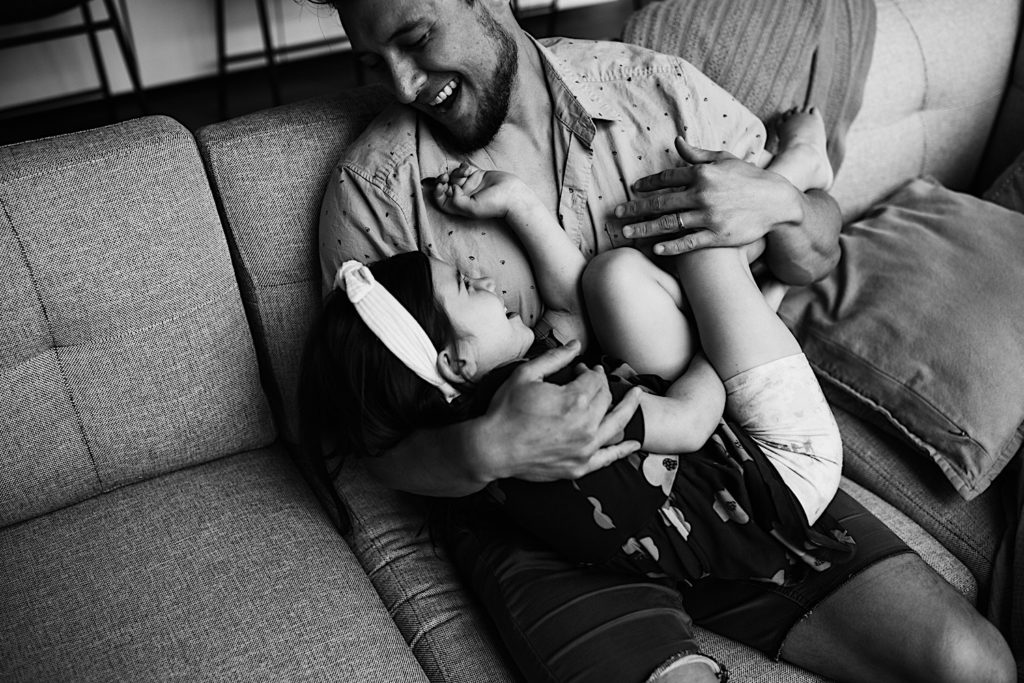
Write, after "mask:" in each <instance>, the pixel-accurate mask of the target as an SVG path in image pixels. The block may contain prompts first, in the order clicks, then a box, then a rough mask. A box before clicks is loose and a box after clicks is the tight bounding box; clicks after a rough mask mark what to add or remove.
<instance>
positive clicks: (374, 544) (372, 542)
mask: <svg viewBox="0 0 1024 683" xmlns="http://www.w3.org/2000/svg"><path fill="white" fill-rule="evenodd" d="M339 473H340V472H339ZM336 481H337V475H335V479H334V482H336ZM334 482H332V486H333V485H335V484H334ZM339 495H340V493H339ZM350 515H351V517H352V524H353V528H352V532H351V533H352V535H355V533H356V530H355V525H356V524H357V523H358V524H359V526H360V527H361V528H362V529H363V535H364V537H365V538H366V539H367V541H368V543H367V545H369V546H370V547H371V548H373V551H374V552H375V553H377V555H378V556H379V557H380V558H381V559H385V560H386V559H387V554H386V553H385V552H384V545H383V544H382V543H381V542H380V541H379V539H378V538H377V537H376V536H375V535H373V534H370V533H368V532H367V528H368V527H367V524H366V522H365V521H364V520H363V518H362V517H360V516H359V515H358V514H356V512H355V510H354V509H351V508H350ZM413 552H415V551H413V550H410V551H409V554H412V553H413ZM353 554H354V555H355V556H356V560H358V562H359V564H360V565H361V566H362V567H363V570H364V571H366V572H367V577H368V578H369V579H370V583H371V585H372V586H373V590H374V592H375V593H377V596H378V597H379V598H381V601H382V602H383V600H384V596H383V595H381V591H380V589H378V588H377V584H376V582H375V581H374V580H373V577H374V576H376V575H379V573H380V570H381V569H383V570H385V571H387V573H388V574H390V575H391V579H392V582H393V585H397V586H399V587H401V589H402V591H401V592H402V598H401V599H400V600H398V601H396V602H395V605H400V604H403V603H406V604H407V605H408V608H409V610H410V611H411V612H412V613H413V616H414V617H415V619H416V627H417V628H416V630H417V632H418V631H419V626H420V625H422V624H425V623H426V620H424V619H423V615H422V614H420V611H419V609H418V607H417V604H416V602H415V601H412V600H409V596H408V595H407V594H406V585H405V582H404V581H403V580H401V579H400V578H399V577H400V574H399V573H398V572H396V571H395V568H394V564H393V563H392V562H390V561H385V562H384V563H383V564H382V565H381V566H380V567H378V568H377V569H376V570H374V569H371V568H370V567H368V566H366V562H364V560H363V553H357V552H355V550H354V549H353ZM385 608H386V609H387V611H388V616H390V617H391V620H392V623H393V624H394V625H395V628H396V629H398V632H399V634H400V635H401V636H402V640H405V643H406V645H408V646H409V650H410V651H411V652H412V653H413V657H414V658H415V659H416V662H417V663H418V664H419V665H420V669H421V670H422V669H423V663H422V662H420V657H419V655H417V654H416V652H415V651H413V650H412V642H411V641H415V640H417V638H416V637H415V636H414V637H413V638H410V639H408V640H407V639H406V635H405V632H404V629H403V628H402V625H401V624H399V623H398V622H397V621H395V614H394V612H393V611H392V606H389V605H385ZM427 650H428V651H429V652H430V653H431V655H432V657H431V660H432V661H431V662H430V663H431V664H432V665H433V666H435V667H437V668H438V669H439V670H441V671H442V672H443V673H444V674H445V679H446V680H447V679H450V678H451V675H450V674H451V672H450V670H449V669H448V667H446V666H445V662H443V661H442V658H440V657H437V656H436V655H437V653H436V652H434V650H433V648H431V647H429V646H428V647H427ZM424 673H425V671H424Z"/></svg>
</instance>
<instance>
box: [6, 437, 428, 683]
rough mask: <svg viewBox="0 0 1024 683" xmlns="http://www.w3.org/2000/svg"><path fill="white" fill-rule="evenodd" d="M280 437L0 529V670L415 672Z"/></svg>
mask: <svg viewBox="0 0 1024 683" xmlns="http://www.w3.org/2000/svg"><path fill="white" fill-rule="evenodd" d="M285 457H286V456H284V454H283V453H282V452H281V451H280V450H277V449H264V450H258V451H252V452H247V453H244V454H241V455H237V456H232V457H229V458H226V459H222V460H217V461H214V462H211V463H208V464H205V465H201V466H198V467H193V468H189V469H185V470H181V471H178V472H174V473H172V474H168V475H165V476H162V477H159V478H157V479H152V480H149V481H146V482H143V483H140V484H136V485H134V486H129V487H125V488H121V489H118V490H117V491H113V492H111V493H109V494H107V495H104V496H100V497H96V498H92V499H90V500H87V501H85V502H83V503H80V504H78V505H75V506H72V507H69V508H65V509H63V510H60V511H57V512H54V513H51V514H49V515H46V516H44V517H40V518H36V519H33V520H30V521H27V522H23V523H21V524H18V525H15V526H12V527H9V528H7V529H4V530H3V531H2V532H0V557H3V558H4V559H3V562H2V563H0V585H3V587H4V588H3V591H2V596H0V680H5V681H10V680H32V681H84V680H183V681H195V680H267V681H306V680H324V676H325V672H330V677H331V678H333V679H335V680H348V681H382V682H384V681H387V682H388V683H390V682H392V681H425V680H426V678H425V676H424V674H423V672H422V670H421V669H420V668H419V665H418V664H417V662H416V659H415V658H414V657H413V655H412V652H411V651H410V650H409V649H408V647H406V645H405V643H404V641H403V640H402V637H401V635H400V634H399V633H398V631H397V629H396V628H395V625H394V623H393V622H392V621H391V618H390V617H389V615H388V612H387V610H386V609H385V608H384V605H383V604H382V603H381V602H380V600H379V599H378V597H377V595H376V593H375V592H374V590H373V588H372V586H371V585H370V583H369V581H368V580H367V578H366V575H365V574H364V573H363V572H362V570H361V568H360V566H359V564H358V562H356V560H355V558H354V557H353V555H352V553H351V552H350V551H349V549H348V547H347V546H346V545H345V543H344V542H343V541H342V539H341V538H340V537H339V536H338V535H337V533H336V532H335V531H334V529H333V527H331V526H330V524H329V522H328V521H327V519H326V518H325V517H324V516H323V513H322V512H321V511H320V508H319V506H318V503H317V502H316V500H315V499H314V498H313V497H312V496H311V495H310V494H309V493H308V488H307V487H306V485H305V483H304V481H303V480H302V478H301V476H300V475H299V474H298V473H297V471H296V470H295V469H294V467H293V466H292V465H291V464H290V463H289V462H288V461H287V460H286V459H285Z"/></svg>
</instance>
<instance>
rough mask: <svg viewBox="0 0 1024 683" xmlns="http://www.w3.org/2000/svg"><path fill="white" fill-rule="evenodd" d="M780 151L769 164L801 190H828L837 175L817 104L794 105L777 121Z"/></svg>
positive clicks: (773, 169)
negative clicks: (829, 154) (829, 153)
mask: <svg viewBox="0 0 1024 683" xmlns="http://www.w3.org/2000/svg"><path fill="white" fill-rule="evenodd" d="M775 133H776V135H777V136H778V139H779V151H778V153H777V154H776V155H775V158H774V159H772V161H771V163H770V164H768V170H769V171H772V172H774V173H778V174H779V175H781V176H782V177H783V178H785V179H786V180H788V181H789V182H790V183H792V184H793V187H795V188H796V189H798V190H800V191H801V192H807V191H808V190H827V189H829V188H830V187H832V181H833V179H834V176H833V172H832V164H831V162H830V161H829V159H828V149H827V140H828V134H827V133H826V131H825V120H824V119H823V118H822V117H821V112H819V111H818V109H817V108H816V107H810V108H808V109H790V110H789V111H787V112H785V113H784V114H781V115H780V116H779V118H778V120H777V122H776V124H775Z"/></svg>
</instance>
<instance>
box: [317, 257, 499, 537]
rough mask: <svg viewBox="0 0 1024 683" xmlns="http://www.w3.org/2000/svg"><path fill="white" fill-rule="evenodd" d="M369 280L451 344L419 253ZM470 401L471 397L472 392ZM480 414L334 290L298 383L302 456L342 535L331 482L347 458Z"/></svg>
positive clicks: (343, 519)
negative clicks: (399, 352) (393, 346)
mask: <svg viewBox="0 0 1024 683" xmlns="http://www.w3.org/2000/svg"><path fill="white" fill-rule="evenodd" d="M369 268H370V271H371V272H372V273H373V276H374V278H375V279H376V280H377V282H378V283H380V284H381V285H382V286H384V287H385V288H387V290H388V291H389V292H391V294H392V295H393V296H394V297H395V298H396V299H397V300H398V301H399V303H401V304H402V305H403V306H405V308H406V309H407V310H408V311H409V312H410V313H411V314H412V316H413V317H414V318H415V319H416V320H417V322H419V324H420V325H421V326H422V327H423V329H424V330H425V331H426V333H427V336H428V337H429V338H430V340H431V341H432V342H433V343H434V347H435V348H437V349H440V348H442V347H444V346H445V344H447V343H448V342H449V341H451V338H452V334H453V333H452V328H451V323H450V322H449V320H448V317H447V315H445V313H444V311H443V310H441V308H440V307H439V306H438V304H437V301H436V297H435V294H434V285H433V280H432V279H431V277H430V262H429V260H428V259H427V257H426V256H425V255H424V254H422V253H420V252H409V253H405V254H399V255H397V256H393V257H391V258H388V259H385V260H383V261H379V262H377V263H375V264H373V265H371V266H370V267H369ZM488 385H490V383H488ZM474 394H475V395H479V394H476V392H474ZM479 412H482V411H481V410H480V407H479V401H477V400H474V398H473V397H472V396H468V395H467V396H465V397H460V398H459V399H456V400H455V401H453V402H452V403H450V404H449V403H448V402H446V401H445V399H444V397H443V396H442V394H441V392H440V391H439V390H438V389H437V388H436V387H434V386H431V385H430V384H428V383H427V382H425V381H423V380H422V379H420V378H419V377H418V376H417V375H416V374H415V373H414V372H413V371H412V370H410V369H409V368H407V367H406V366H405V365H404V364H403V363H402V362H401V361H400V360H398V358H397V357H395V356H394V354H392V353H391V352H390V351H389V350H388V349H387V348H386V347H385V346H384V344H383V343H382V342H381V341H380V339H378V338H377V336H376V335H375V334H374V333H373V332H372V331H371V330H370V329H369V328H368V327H367V326H366V324H365V323H364V322H363V320H362V318H360V317H359V314H358V313H357V312H356V310H355V308H354V307H353V306H352V304H351V303H350V302H349V301H348V298H347V296H346V295H345V293H344V292H342V291H340V290H337V289H336V290H334V291H332V292H331V293H330V294H329V295H328V296H327V298H326V299H325V300H324V307H323V311H322V313H321V315H320V317H319V319H318V320H317V321H316V323H315V324H314V326H313V329H312V330H311V332H310V336H309V338H308V340H307V342H306V348H305V352H304V355H303V359H302V371H301V375H300V379H299V415H300V430H301V432H302V455H303V459H304V460H305V465H306V466H307V468H308V469H310V470H311V472H312V473H313V475H314V477H315V479H317V480H318V481H316V482H315V483H316V484H317V488H318V489H319V490H320V491H319V492H320V494H321V498H324V493H326V494H327V497H328V498H329V499H330V502H331V503H333V507H334V508H335V509H336V513H337V514H336V519H335V524H336V525H337V526H338V528H339V530H340V531H341V532H342V533H344V532H346V531H347V530H348V529H349V526H350V520H349V516H348V512H347V510H346V509H345V506H344V504H343V503H342V501H341V500H340V499H339V497H338V495H337V492H336V490H335V488H334V483H333V480H334V478H335V476H336V474H337V469H335V470H334V471H333V472H332V471H329V469H328V462H329V461H331V460H334V459H335V458H337V460H336V462H337V463H338V466H339V467H340V464H341V462H342V460H343V458H344V457H346V456H348V455H355V456H357V457H359V456H369V457H373V456H378V455H380V454H382V453H384V452H386V451H388V450H389V449H391V448H393V447H394V446H395V445H396V444H398V442H400V441H401V440H402V439H404V438H405V437H407V436H408V435H410V434H412V433H413V432H414V431H416V430H418V429H420V428H432V427H438V426H442V425H446V424H450V423H453V422H458V421H460V420H464V419H467V418H468V417H470V416H471V415H473V414H475V413H479Z"/></svg>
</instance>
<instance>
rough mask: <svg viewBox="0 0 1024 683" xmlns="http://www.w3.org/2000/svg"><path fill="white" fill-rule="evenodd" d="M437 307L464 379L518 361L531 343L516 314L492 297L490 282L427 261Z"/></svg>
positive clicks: (528, 331) (474, 377) (486, 278)
mask: <svg viewBox="0 0 1024 683" xmlns="http://www.w3.org/2000/svg"><path fill="white" fill-rule="evenodd" d="M430 274H431V279H432V280H433V282H434V294H435V296H436V297H437V301H438V304H439V305H440V306H441V308H442V309H443V310H444V312H445V313H446V314H447V315H448V318H449V320H450V321H451V324H452V329H453V330H454V332H455V337H456V342H455V350H454V353H455V356H456V357H457V359H458V361H459V362H460V367H461V368H462V370H461V372H460V374H461V375H462V377H463V379H465V380H473V379H477V378H479V377H482V376H484V375H486V374H487V373H488V372H490V371H491V370H493V369H495V368H497V367H499V366H501V365H504V364H506V363H509V362H511V361H514V360H516V359H517V358H522V357H523V356H524V355H525V354H526V351H527V350H528V349H529V348H530V346H531V345H532V344H533V340H534V337H533V331H532V330H531V329H530V328H529V327H527V326H526V323H524V322H523V320H522V318H520V317H519V314H517V313H509V312H508V310H507V309H506V308H505V303H504V301H502V298H501V297H500V296H498V295H497V294H495V286H494V280H492V279H491V278H489V277H481V278H470V277H467V276H466V275H464V274H463V273H461V272H460V271H459V270H458V269H457V268H456V267H455V266H452V265H449V264H447V263H444V262H442V261H438V260H437V259H433V258H432V259H430Z"/></svg>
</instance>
